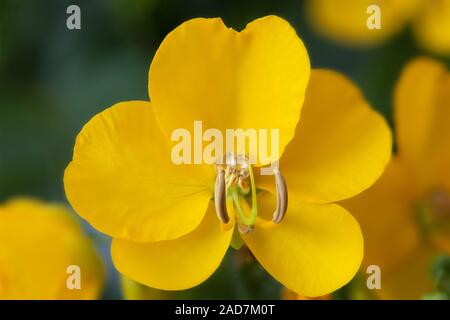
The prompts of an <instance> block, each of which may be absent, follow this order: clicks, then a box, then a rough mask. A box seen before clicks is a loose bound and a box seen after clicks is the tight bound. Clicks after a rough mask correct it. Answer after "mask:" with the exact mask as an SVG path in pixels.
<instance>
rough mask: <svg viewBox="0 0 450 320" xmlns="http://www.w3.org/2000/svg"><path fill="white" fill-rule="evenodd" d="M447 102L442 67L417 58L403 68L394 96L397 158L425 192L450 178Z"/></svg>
mask: <svg viewBox="0 0 450 320" xmlns="http://www.w3.org/2000/svg"><path fill="white" fill-rule="evenodd" d="M449 98H450V76H449V74H448V73H447V71H446V67H445V66H444V65H443V64H441V63H439V62H436V61H434V60H432V59H428V58H419V59H415V60H413V61H412V62H411V63H409V64H408V65H407V66H406V67H405V69H404V71H403V73H402V75H401V78H400V80H399V82H398V85H397V88H396V92H395V122H396V133H397V142H398V154H399V156H400V157H402V158H403V159H404V160H405V163H406V164H407V165H408V166H409V167H411V171H412V172H414V173H415V174H416V176H417V179H418V180H419V183H420V186H422V188H423V191H424V192H426V191H431V190H427V189H428V188H435V187H442V186H439V185H436V184H439V183H440V182H439V181H438V180H441V179H442V178H445V177H449V175H448V174H447V171H448V170H447V169H446V168H448V160H450V147H449V144H448V141H449V139H450V101H449ZM449 182H450V181H449Z"/></svg>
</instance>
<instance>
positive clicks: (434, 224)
mask: <svg viewBox="0 0 450 320" xmlns="http://www.w3.org/2000/svg"><path fill="white" fill-rule="evenodd" d="M417 214H418V221H419V225H420V226H421V228H422V230H423V233H424V234H425V235H427V234H428V233H429V232H430V231H434V230H437V229H439V228H444V227H446V226H447V225H448V224H450V194H449V193H448V192H447V191H446V190H445V189H443V188H437V189H434V190H432V191H431V192H429V193H428V194H427V196H426V197H425V199H424V200H423V201H422V202H420V203H419V205H418V206H417Z"/></svg>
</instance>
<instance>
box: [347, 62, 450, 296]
mask: <svg viewBox="0 0 450 320" xmlns="http://www.w3.org/2000/svg"><path fill="white" fill-rule="evenodd" d="M394 103H395V110H394V111H395V127H396V138H397V146H398V151H397V154H396V155H395V157H394V158H393V159H392V161H391V163H390V164H389V166H388V168H387V169H386V171H385V173H384V174H383V176H382V177H381V178H380V180H378V181H377V182H376V184H375V185H374V186H373V187H372V188H370V189H369V190H367V191H365V192H364V193H362V194H361V195H359V196H357V197H355V198H353V199H350V200H347V201H346V202H344V203H343V205H344V207H346V208H347V209H349V210H351V212H352V213H353V214H354V215H355V216H356V217H357V219H358V221H359V222H360V224H361V227H362V230H363V234H364V238H365V259H364V265H365V266H367V265H370V264H376V265H379V266H380V267H381V272H382V278H381V279H382V285H381V287H382V288H381V290H379V291H378V290H375V293H379V296H380V297H381V298H400V299H403V298H405V299H409V298H413V299H417V298H420V297H421V296H422V295H424V294H425V293H427V292H428V291H430V290H431V289H432V283H431V277H430V274H429V268H430V258H431V257H432V256H433V255H435V254H437V253H447V254H450V171H449V164H450V143H449V142H450V74H449V73H448V72H447V70H446V68H445V66H444V65H442V64H440V63H438V62H435V61H433V60H431V59H426V58H419V59H416V60H414V61H413V62H411V63H410V64H409V65H408V66H407V67H406V68H405V70H404V71H403V74H402V76H401V78H400V80H399V82H398V85H397V88H396V92H395V100H394Z"/></svg>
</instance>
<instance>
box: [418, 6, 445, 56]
mask: <svg viewBox="0 0 450 320" xmlns="http://www.w3.org/2000/svg"><path fill="white" fill-rule="evenodd" d="M414 32H415V35H416V37H417V40H418V41H419V43H420V45H421V46H422V47H423V48H425V49H427V50H430V51H432V52H435V53H437V54H441V55H449V54H450V0H439V1H427V5H426V6H424V8H423V10H422V11H421V13H420V14H419V16H418V18H417V19H416V20H415V24H414Z"/></svg>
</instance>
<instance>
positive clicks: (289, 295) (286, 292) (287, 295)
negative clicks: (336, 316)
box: [281, 288, 332, 300]
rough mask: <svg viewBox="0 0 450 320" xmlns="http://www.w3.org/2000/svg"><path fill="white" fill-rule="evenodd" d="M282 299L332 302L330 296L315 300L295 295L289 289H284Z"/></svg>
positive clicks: (319, 297)
mask: <svg viewBox="0 0 450 320" xmlns="http://www.w3.org/2000/svg"><path fill="white" fill-rule="evenodd" d="M281 298H282V299H284V300H332V296H331V295H330V294H327V295H324V296H318V297H315V298H310V297H305V296H302V295H299V294H297V293H295V292H294V291H292V290H289V289H288V288H283V289H282V292H281Z"/></svg>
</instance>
